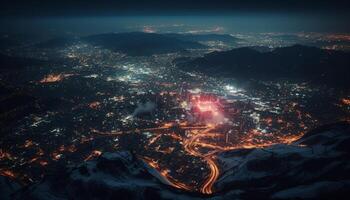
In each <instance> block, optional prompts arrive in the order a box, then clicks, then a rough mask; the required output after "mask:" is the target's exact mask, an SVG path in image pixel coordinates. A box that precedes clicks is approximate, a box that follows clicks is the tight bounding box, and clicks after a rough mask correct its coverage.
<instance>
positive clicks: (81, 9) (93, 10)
mask: <svg viewBox="0 0 350 200" xmlns="http://www.w3.org/2000/svg"><path fill="white" fill-rule="evenodd" d="M1 4H2V6H1V14H2V15H6V16H18V15H25V16H40V15H41V16H60V15H84V16H86V15H123V14H124V15H125V14H131V15H133V14H140V13H141V14H169V13H171V14H181V13H186V14H191V13H206V14H222V13H226V14H232V13H237V12H248V13H249V12H250V13H252V12H253V13H254V12H260V13H265V12H277V13H280V12H284V13H286V12H291V13H292V12H297V13H319V14H325V15H327V14H346V13H347V12H348V11H349V5H350V2H349V1H346V0H340V1H339V0H317V1H311V0H306V1H305V0H244V1H237V0H215V1H209V0H202V1H198V0H192V1H189V0H176V1H165V0H150V1H141V0H138V1H137V0H76V1H69V0H51V1H47V0H41V1H40V0H36V1H35V0H27V1H20V0H5V1H2V3H1Z"/></svg>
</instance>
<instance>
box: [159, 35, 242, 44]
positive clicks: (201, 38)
mask: <svg viewBox="0 0 350 200" xmlns="http://www.w3.org/2000/svg"><path fill="white" fill-rule="evenodd" d="M164 35H166V36H168V37H173V38H177V39H179V40H185V41H192V42H210V41H219V42H224V43H225V44H228V45H237V43H238V42H239V41H242V40H241V39H238V38H236V37H233V36H231V35H229V34H178V33H168V34H164Z"/></svg>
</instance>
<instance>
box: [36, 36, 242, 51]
mask: <svg viewBox="0 0 350 200" xmlns="http://www.w3.org/2000/svg"><path fill="white" fill-rule="evenodd" d="M209 41H220V42H224V43H226V44H229V45H236V44H237V42H238V41H240V39H237V38H235V37H232V36H231V35H227V34H177V33H168V34H157V33H143V32H130V33H106V34H98V35H91V36H87V37H81V38H79V37H58V38H53V39H51V40H47V41H44V42H40V43H37V44H36V45H35V47H37V48H64V47H68V46H72V45H76V44H79V43H80V42H84V43H88V44H92V45H95V46H100V47H103V48H106V49H110V50H112V51H117V52H121V53H125V54H127V55H130V56H149V55H153V54H162V53H172V52H178V51H184V50H186V49H200V48H206V46H205V45H203V44H201V43H202V42H209Z"/></svg>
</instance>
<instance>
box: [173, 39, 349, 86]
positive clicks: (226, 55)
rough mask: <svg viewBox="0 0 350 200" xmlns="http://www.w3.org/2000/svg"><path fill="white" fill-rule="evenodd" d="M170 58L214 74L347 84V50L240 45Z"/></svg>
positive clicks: (182, 64) (192, 69)
mask: <svg viewBox="0 0 350 200" xmlns="http://www.w3.org/2000/svg"><path fill="white" fill-rule="evenodd" d="M174 62H175V64H177V66H178V67H179V68H181V69H183V70H187V71H198V72H202V73H205V74H209V75H215V76H224V77H235V78H255V79H267V80H272V79H279V78H289V79H290V78H292V79H301V80H304V81H314V82H318V83H326V84H335V85H337V86H346V87H348V86H349V85H350V81H349V74H350V67H349V66H350V54H349V53H345V52H341V51H331V50H323V49H319V48H316V47H309V46H302V45H294V46H290V47H282V48H276V49H274V50H273V51H266V52H264V51H263V52H261V51H257V50H255V49H253V48H249V47H243V48H237V49H232V50H230V51H224V52H213V53H209V54H207V55H205V56H203V57H200V58H194V59H189V58H182V59H177V60H175V61H174Z"/></svg>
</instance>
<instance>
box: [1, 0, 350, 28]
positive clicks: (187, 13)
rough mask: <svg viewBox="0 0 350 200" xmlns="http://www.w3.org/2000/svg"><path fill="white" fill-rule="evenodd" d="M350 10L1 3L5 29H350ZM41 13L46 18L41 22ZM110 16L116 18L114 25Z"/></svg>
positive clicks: (281, 4) (333, 3)
mask: <svg viewBox="0 0 350 200" xmlns="http://www.w3.org/2000/svg"><path fill="white" fill-rule="evenodd" d="M349 13H350V1H346V0H318V1H312V0H308V1H305V0H245V1H237V0H215V1H209V0H202V1H198V0H192V1H190V0H174V1H165V0H151V1H141V0H77V1H69V0H60V1H59V0H50V1H48V0H36V1H35V0H27V1H20V0H5V1H2V3H1V7H0V16H2V17H1V19H0V23H1V25H2V26H1V29H3V30H1V31H2V32H4V30H5V29H6V30H14V29H16V28H17V29H18V28H23V29H24V30H29V31H30V30H38V28H36V27H35V26H37V25H38V24H40V26H41V27H40V28H42V27H44V29H45V30H47V29H48V28H47V26H54V27H55V29H56V28H57V29H61V28H62V26H63V25H64V26H66V27H73V29H74V28H75V29H76V27H78V28H81V29H82V30H83V29H84V26H83V25H84V23H85V24H89V26H90V25H91V23H92V24H93V25H96V26H99V27H101V26H102V28H106V29H103V30H104V31H105V30H106V31H108V30H111V31H118V30H119V31H120V30H121V29H118V30H115V29H108V28H110V27H114V28H115V27H116V26H118V27H119V28H120V27H122V26H123V27H125V25H128V26H133V25H135V26H139V25H163V24H165V23H167V24H171V23H189V24H190V25H203V24H206V25H208V26H224V27H227V29H228V30H229V31H236V32H252V31H257V32H269V31H272V32H273V31H274V32H276V31H277V32H278V31H280V32H286V31H287V32H298V31H310V32H312V31H315V32H341V33H347V32H350V26H349V20H350V14H349ZM112 17H117V18H118V19H116V18H114V19H112ZM120 17H124V18H123V19H121V18H120ZM130 17H131V18H132V17H134V18H133V19H130ZM135 17H138V18H137V19H136V18H135ZM78 18H79V20H80V21H79V20H78ZM155 18H157V19H155ZM30 19H35V20H36V22H35V23H36V24H35V23H34V24H33V25H28V23H27V22H25V23H24V22H23V20H26V21H28V20H30ZM38 19H39V20H46V21H44V22H37V21H38ZM47 19H53V20H56V21H55V22H54V21H50V22H48V21H47ZM15 20H17V21H15ZM18 20H22V21H21V22H18ZM60 20H61V21H60ZM62 20H64V21H63V22H62ZM77 20H78V21H79V23H77ZM84 20H85V21H84ZM110 22H113V24H109V25H108V24H107V23H110ZM204 22H205V23H204ZM26 23H27V24H26ZM54 23H56V24H55V25H54ZM66 27H65V28H66ZM99 27H97V28H99ZM50 28H51V29H52V27H50ZM85 29H86V28H85ZM85 29H84V31H86V30H85ZM6 30H5V31H6ZM101 31H102V29H101Z"/></svg>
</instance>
